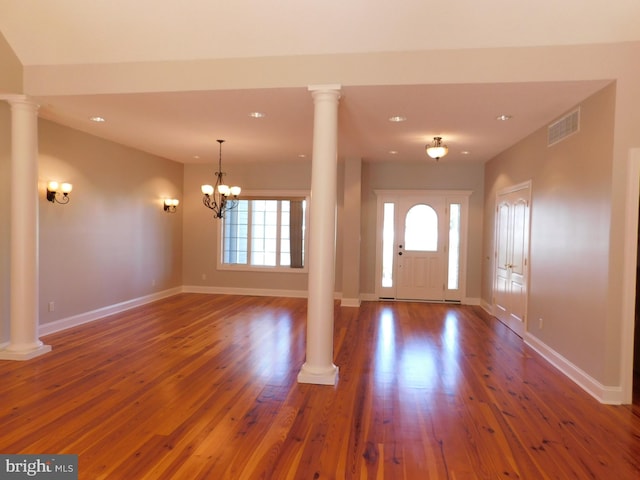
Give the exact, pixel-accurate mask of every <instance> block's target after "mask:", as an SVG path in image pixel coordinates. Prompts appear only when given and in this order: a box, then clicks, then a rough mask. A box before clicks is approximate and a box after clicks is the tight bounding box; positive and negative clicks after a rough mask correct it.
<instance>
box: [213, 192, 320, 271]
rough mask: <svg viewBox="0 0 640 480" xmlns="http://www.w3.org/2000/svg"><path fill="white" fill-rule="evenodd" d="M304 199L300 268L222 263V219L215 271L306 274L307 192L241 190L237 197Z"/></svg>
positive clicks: (307, 240)
mask: <svg viewBox="0 0 640 480" xmlns="http://www.w3.org/2000/svg"><path fill="white" fill-rule="evenodd" d="M299 198H304V200H305V201H306V207H305V213H304V215H305V225H306V230H307V231H306V232H305V236H304V249H303V252H304V259H303V266H302V268H291V267H288V266H278V265H276V266H270V265H251V264H249V263H247V264H246V265H245V264H237V263H224V262H223V257H224V252H223V249H224V221H225V220H224V218H223V219H221V222H220V226H219V231H218V245H217V247H216V248H217V252H216V269H217V270H228V271H243V272H269V273H275V272H282V273H308V267H307V264H308V258H307V254H308V252H309V234H308V233H309V232H308V230H309V205H310V202H309V200H310V194H309V191H308V190H253V191H251V190H249V191H245V190H242V194H241V195H240V197H239V200H287V199H299ZM249 232H250V229H249ZM247 241H248V243H249V244H250V242H251V239H250V238H249V239H248V240H247ZM277 242H278V245H279V244H280V230H278V239H277Z"/></svg>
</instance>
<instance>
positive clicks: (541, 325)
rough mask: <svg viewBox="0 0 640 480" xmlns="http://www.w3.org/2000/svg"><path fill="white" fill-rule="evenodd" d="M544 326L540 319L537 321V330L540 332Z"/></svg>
mask: <svg viewBox="0 0 640 480" xmlns="http://www.w3.org/2000/svg"><path fill="white" fill-rule="evenodd" d="M543 326H544V320H542V319H541V318H539V319H538V330H542V327H543Z"/></svg>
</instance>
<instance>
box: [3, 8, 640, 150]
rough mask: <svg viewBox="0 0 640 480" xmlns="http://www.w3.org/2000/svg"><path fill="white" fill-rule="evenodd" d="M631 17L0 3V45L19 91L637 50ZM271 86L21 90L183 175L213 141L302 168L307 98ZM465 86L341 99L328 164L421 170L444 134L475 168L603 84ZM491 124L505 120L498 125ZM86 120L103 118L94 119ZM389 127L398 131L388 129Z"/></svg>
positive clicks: (589, 11) (355, 93)
mask: <svg viewBox="0 0 640 480" xmlns="http://www.w3.org/2000/svg"><path fill="white" fill-rule="evenodd" d="M639 20H640V2H638V1H637V0H616V1H615V2H610V1H607V2H605V1H601V0H589V1H585V0H563V1H562V2H558V1H557V0H537V1H536V2H533V1H531V2H523V1H514V0H484V1H482V2H478V1H477V0H450V1H448V2H438V3H437V4H436V3H435V2H429V1H426V0H403V1H402V2H389V1H383V0H323V1H322V2H318V1H313V0H279V1H277V2H276V1H265V0H253V1H252V0H244V1H235V2H220V1H212V0H185V1H182V2H175V1H172V0H164V1H161V0H136V1H130V0H127V1H124V0H110V1H106V0H102V1H99V0H92V1H87V0H56V1H55V2H44V1H41V0H0V32H1V33H2V34H3V35H4V37H5V38H6V40H7V41H8V43H9V44H10V45H11V47H12V48H13V50H14V52H15V53H16V55H17V56H18V58H19V60H20V61H21V62H22V64H23V65H24V66H25V85H27V84H28V83H29V82H28V80H33V79H34V78H35V76H40V77H41V78H40V80H41V83H40V84H43V82H44V84H45V85H46V80H47V78H46V75H47V74H49V73H50V72H52V71H54V69H57V70H55V71H56V72H57V71H60V70H61V69H64V68H72V67H73V68H75V67H77V66H83V65H86V66H89V67H92V68H93V67H95V66H96V65H98V66H100V68H103V69H112V70H113V71H116V70H117V69H118V68H120V69H122V68H123V65H130V64H132V62H179V61H194V60H212V59H249V58H254V59H255V58H259V57H269V58H274V57H284V56H295V55H300V56H304V58H307V57H308V56H312V55H336V54H354V53H372V52H375V53H379V52H396V53H397V52H411V51H425V50H440V51H442V50H445V51H446V50H449V49H469V48H489V47H500V48H505V47H526V46H547V45H576V44H590V43H612V42H624V41H636V40H640V29H639V28H638V27H637V25H638V21H639ZM301 58H302V57H301ZM318 58H322V57H318ZM176 65H178V64H176ZM434 68H435V66H434ZM273 75H277V72H265V73H264V86H265V88H254V87H252V88H239V87H238V88H237V89H233V88H224V89H221V88H217V89H212V90H206V89H204V90H203V89H198V90H197V91H195V90H194V89H184V91H181V90H180V89H172V90H173V91H170V92H166V91H165V92H159V91H158V87H157V85H152V84H149V85H148V88H147V89H145V88H144V86H140V85H137V86H136V89H135V91H133V89H132V91H131V92H130V93H127V92H123V91H122V89H118V88H116V87H113V88H110V87H105V88H103V89H102V91H100V92H97V93H99V94H86V92H84V91H82V92H81V91H76V92H74V91H65V92H64V94H61V93H60V92H53V93H50V92H47V88H46V87H45V88H39V89H38V91H37V92H35V94H34V93H33V92H31V91H29V90H28V88H27V91H26V93H27V94H34V96H35V97H36V98H37V99H38V101H39V102H41V105H42V106H41V116H42V117H44V118H47V119H51V120H53V121H56V122H59V123H61V124H64V125H68V126H71V127H73V128H78V129H80V130H83V131H87V132H89V133H92V134H94V135H98V136H101V137H104V138H107V139H110V140H114V141H117V142H120V143H123V144H125V145H129V146H132V147H135V148H139V149H141V150H143V151H147V152H150V153H153V154H156V155H159V156H162V157H166V158H170V159H173V160H176V161H179V162H185V163H187V162H202V161H210V160H211V159H216V158H217V150H218V145H217V143H216V142H215V140H216V139H217V138H223V139H226V140H227V143H225V146H224V149H225V150H224V151H225V155H224V158H225V159H226V158H227V155H229V159H233V161H242V160H250V161H272V160H299V155H306V156H307V158H309V157H310V155H311V147H312V130H313V103H312V100H311V96H310V94H309V92H308V91H307V89H306V85H299V86H293V87H283V88H266V87H267V86H268V87H273V82H270V81H269V79H270V78H271V76H273ZM335 76H336V77H338V78H336V83H339V82H340V81H341V80H340V78H339V76H340V75H339V72H335ZM116 78H117V77H116ZM474 82H475V79H470V81H469V82H468V83H456V84H429V85H385V84H381V85H375V84H373V85H368V86H356V85H347V86H344V87H343V88H342V98H341V100H340V114H339V115H340V116H339V129H340V131H339V155H340V156H341V157H347V156H349V157H350V156H353V157H360V158H363V159H364V160H366V161H386V160H395V159H398V160H403V161H425V154H424V145H425V143H427V142H428V141H430V140H431V139H432V137H433V136H435V135H442V136H443V137H444V140H445V143H447V144H448V145H449V147H450V154H449V155H448V156H447V157H446V158H445V159H443V160H442V161H448V162H473V161H479V162H484V161H486V160H488V159H489V158H491V157H492V156H494V155H495V154H497V153H499V152H500V151H502V150H504V149H505V148H508V147H509V146H510V145H512V144H513V143H515V142H517V141H518V140H519V139H521V138H523V137H524V136H526V135H527V134H529V133H531V132H532V131H534V130H536V129H537V128H539V127H541V126H543V125H545V124H546V123H548V122H550V121H552V120H553V119H554V118H557V116H559V115H560V114H562V113H564V112H565V111H566V110H567V109H569V108H571V107H572V106H574V105H575V104H577V103H579V102H580V101H581V100H583V99H584V98H586V97H587V96H589V95H591V94H592V93H594V92H595V91H596V90H598V89H599V88H602V86H604V85H605V84H606V81H605V80H602V81H600V80H598V81H571V82H519V83H474ZM253 83H254V84H259V83H260V79H254V80H253ZM322 83H324V82H322ZM116 84H117V81H115V82H114V85H116ZM109 92H112V93H109ZM113 92H118V93H113ZM254 111H260V112H263V113H265V114H266V116H265V117H264V118H261V119H254V118H251V117H250V116H249V113H250V112H254ZM502 113H507V114H510V115H512V116H513V118H512V120H510V121H509V122H499V121H496V120H495V117H496V116H497V115H499V114H502ZM94 115H100V116H103V117H105V118H106V120H107V121H106V122H104V123H101V124H95V123H93V122H90V121H89V120H88V118H89V117H90V116H94ZM393 115H403V116H405V117H407V121H406V122H402V123H391V122H389V121H388V118H389V117H390V116H393ZM391 150H394V151H396V152H397V153H396V154H391V153H389V152H390V151H391ZM462 151H469V152H470V153H469V154H466V155H464V154H462V153H461V152H462ZM195 156H199V157H200V158H199V159H196V158H194V157H195ZM225 162H226V160H225Z"/></svg>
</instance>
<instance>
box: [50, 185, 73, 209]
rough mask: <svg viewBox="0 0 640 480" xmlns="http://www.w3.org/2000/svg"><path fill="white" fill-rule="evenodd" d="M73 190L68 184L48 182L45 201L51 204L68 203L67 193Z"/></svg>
mask: <svg viewBox="0 0 640 480" xmlns="http://www.w3.org/2000/svg"><path fill="white" fill-rule="evenodd" d="M71 190H73V185H71V184H70V183H58V182H49V183H48V184H47V200H49V201H50V202H51V203H55V202H57V203H61V204H63V205H64V204H65V203H69V192H71Z"/></svg>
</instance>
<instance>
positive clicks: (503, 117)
mask: <svg viewBox="0 0 640 480" xmlns="http://www.w3.org/2000/svg"><path fill="white" fill-rule="evenodd" d="M496 120H500V121H501V122H506V121H507V120H511V115H507V114H506V113H503V114H502V115H498V116H497V117H496Z"/></svg>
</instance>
